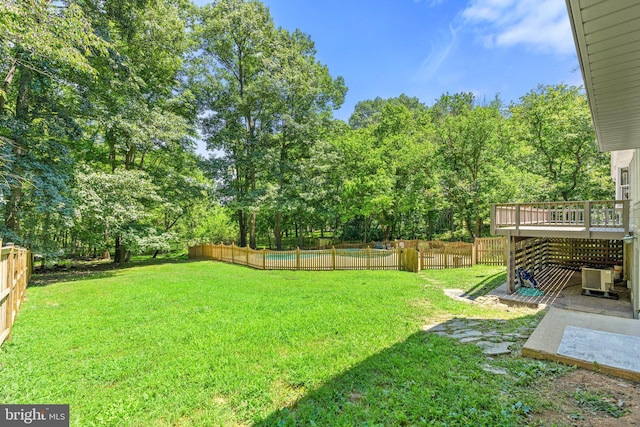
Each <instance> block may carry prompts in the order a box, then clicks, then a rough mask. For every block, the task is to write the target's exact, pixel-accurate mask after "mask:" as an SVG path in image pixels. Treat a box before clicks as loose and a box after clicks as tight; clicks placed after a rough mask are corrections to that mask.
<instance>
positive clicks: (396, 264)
mask: <svg viewBox="0 0 640 427" xmlns="http://www.w3.org/2000/svg"><path fill="white" fill-rule="evenodd" d="M355 246H356V245H349V247H346V248H344V247H341V248H339V247H332V248H331V249H320V250H301V249H296V250H290V251H272V250H267V249H262V250H254V249H251V248H246V247H238V246H235V245H233V244H231V245H224V244H217V245H216V244H200V245H195V246H192V247H190V248H189V258H190V259H211V260H216V261H223V262H229V263H232V264H238V265H245V266H247V267H251V268H256V269H259V270H402V271H412V272H418V271H420V270H424V269H445V268H463V267H471V266H472V265H475V264H489V265H504V264H505V260H506V244H505V239H504V238H484V239H476V241H475V242H474V243H464V242H454V243H450V242H440V241H420V240H415V241H407V240H405V241H394V243H393V245H391V244H385V245H380V244H371V245H368V246H367V247H365V248H362V247H359V248H358V247H355ZM372 246H373V247H372ZM376 247H383V248H385V249H378V248H376ZM387 247H388V248H389V249H386V248H387Z"/></svg>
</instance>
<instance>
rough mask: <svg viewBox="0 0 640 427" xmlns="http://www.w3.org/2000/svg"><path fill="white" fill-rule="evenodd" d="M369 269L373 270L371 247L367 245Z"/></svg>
mask: <svg viewBox="0 0 640 427" xmlns="http://www.w3.org/2000/svg"><path fill="white" fill-rule="evenodd" d="M367 270H371V247H369V246H367Z"/></svg>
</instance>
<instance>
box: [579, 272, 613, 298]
mask: <svg viewBox="0 0 640 427" xmlns="http://www.w3.org/2000/svg"><path fill="white" fill-rule="evenodd" d="M582 289H584V290H585V291H599V292H605V293H608V292H609V291H612V290H613V270H600V269H597V268H586V267H582ZM587 293H588V292H587Z"/></svg>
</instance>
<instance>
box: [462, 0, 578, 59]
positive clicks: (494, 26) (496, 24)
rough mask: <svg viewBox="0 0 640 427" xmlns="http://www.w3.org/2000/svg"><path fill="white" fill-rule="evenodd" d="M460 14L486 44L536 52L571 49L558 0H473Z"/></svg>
mask: <svg viewBox="0 0 640 427" xmlns="http://www.w3.org/2000/svg"><path fill="white" fill-rule="evenodd" d="M462 17H463V19H464V21H465V23H466V24H467V25H470V26H471V27H472V28H473V29H474V30H475V31H476V32H477V34H478V38H479V40H480V41H481V42H482V43H483V44H484V45H485V46H486V47H510V46H516V45H523V46H526V47H528V48H530V49H532V50H534V51H540V52H550V53H557V54H563V55H564V54H574V53H575V46H574V44H573V37H572V35H571V26H570V25H569V18H568V17H567V8H566V5H565V2H564V1H562V0H473V1H472V2H471V4H470V5H469V6H468V7H467V8H466V9H464V11H463V12H462Z"/></svg>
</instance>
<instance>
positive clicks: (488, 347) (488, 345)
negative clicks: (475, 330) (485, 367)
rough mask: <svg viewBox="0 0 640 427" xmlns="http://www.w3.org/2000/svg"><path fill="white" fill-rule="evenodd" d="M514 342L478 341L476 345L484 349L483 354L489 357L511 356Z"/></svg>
mask: <svg viewBox="0 0 640 427" xmlns="http://www.w3.org/2000/svg"><path fill="white" fill-rule="evenodd" d="M512 344H513V343H512V342H488V341H478V342H477V343H476V345H478V346H480V347H482V349H483V350H482V352H483V353H484V354H485V355H487V356H498V355H500V354H509V353H511V350H509V347H511V345H512Z"/></svg>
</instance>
